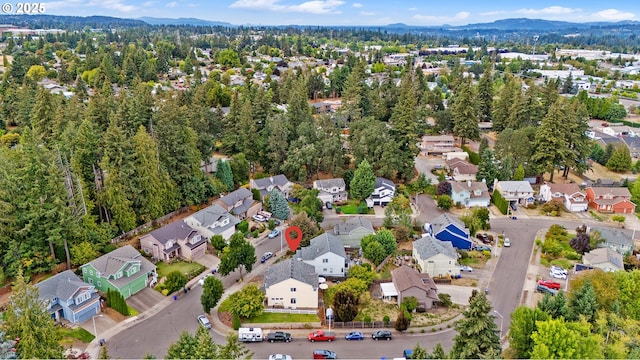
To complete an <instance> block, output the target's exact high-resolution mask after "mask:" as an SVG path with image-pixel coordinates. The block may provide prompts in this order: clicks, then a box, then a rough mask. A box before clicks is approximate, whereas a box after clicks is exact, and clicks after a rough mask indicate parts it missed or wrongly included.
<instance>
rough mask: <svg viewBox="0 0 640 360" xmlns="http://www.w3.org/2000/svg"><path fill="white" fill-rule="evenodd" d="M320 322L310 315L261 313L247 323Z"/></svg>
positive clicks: (316, 317) (315, 316)
mask: <svg viewBox="0 0 640 360" xmlns="http://www.w3.org/2000/svg"><path fill="white" fill-rule="evenodd" d="M317 321H320V319H319V318H318V316H317V315H310V314H282V313H262V315H260V316H256V317H254V318H252V319H248V320H247V322H249V323H310V322H317Z"/></svg>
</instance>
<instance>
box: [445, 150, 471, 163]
mask: <svg viewBox="0 0 640 360" xmlns="http://www.w3.org/2000/svg"><path fill="white" fill-rule="evenodd" d="M444 157H445V160H446V161H448V160H453V159H460V160H468V159H469V153H468V152H466V151H452V152H448V153H446V154H444Z"/></svg>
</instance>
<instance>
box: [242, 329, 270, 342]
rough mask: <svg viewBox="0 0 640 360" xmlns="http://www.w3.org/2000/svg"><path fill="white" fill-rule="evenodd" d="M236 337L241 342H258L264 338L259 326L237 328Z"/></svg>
mask: <svg viewBox="0 0 640 360" xmlns="http://www.w3.org/2000/svg"><path fill="white" fill-rule="evenodd" d="M238 339H239V340H240V341H241V342H260V341H262V340H264V337H263V336H262V329H261V328H242V327H241V328H239V329H238Z"/></svg>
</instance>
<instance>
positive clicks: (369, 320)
mask: <svg viewBox="0 0 640 360" xmlns="http://www.w3.org/2000/svg"><path fill="white" fill-rule="evenodd" d="M364 323H365V324H367V325H371V316H369V315H367V316H365V317H364Z"/></svg>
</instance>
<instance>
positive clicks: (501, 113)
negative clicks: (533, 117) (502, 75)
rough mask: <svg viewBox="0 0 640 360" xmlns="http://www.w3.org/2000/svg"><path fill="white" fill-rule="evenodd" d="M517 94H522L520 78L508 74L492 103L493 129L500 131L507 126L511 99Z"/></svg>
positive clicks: (511, 103)
mask: <svg viewBox="0 0 640 360" xmlns="http://www.w3.org/2000/svg"><path fill="white" fill-rule="evenodd" d="M518 94H520V95H521V94H522V87H521V85H520V80H518V79H517V78H516V77H514V76H513V75H508V77H507V81H506V83H505V84H504V86H503V87H502V89H501V90H500V92H499V93H498V98H497V99H496V100H495V103H494V105H493V109H492V110H493V115H492V121H493V129H494V130H495V131H497V132H498V133H500V132H501V131H502V130H504V129H505V128H507V120H508V119H509V116H510V114H511V106H512V105H513V99H515V98H516V97H517V96H518Z"/></svg>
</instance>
